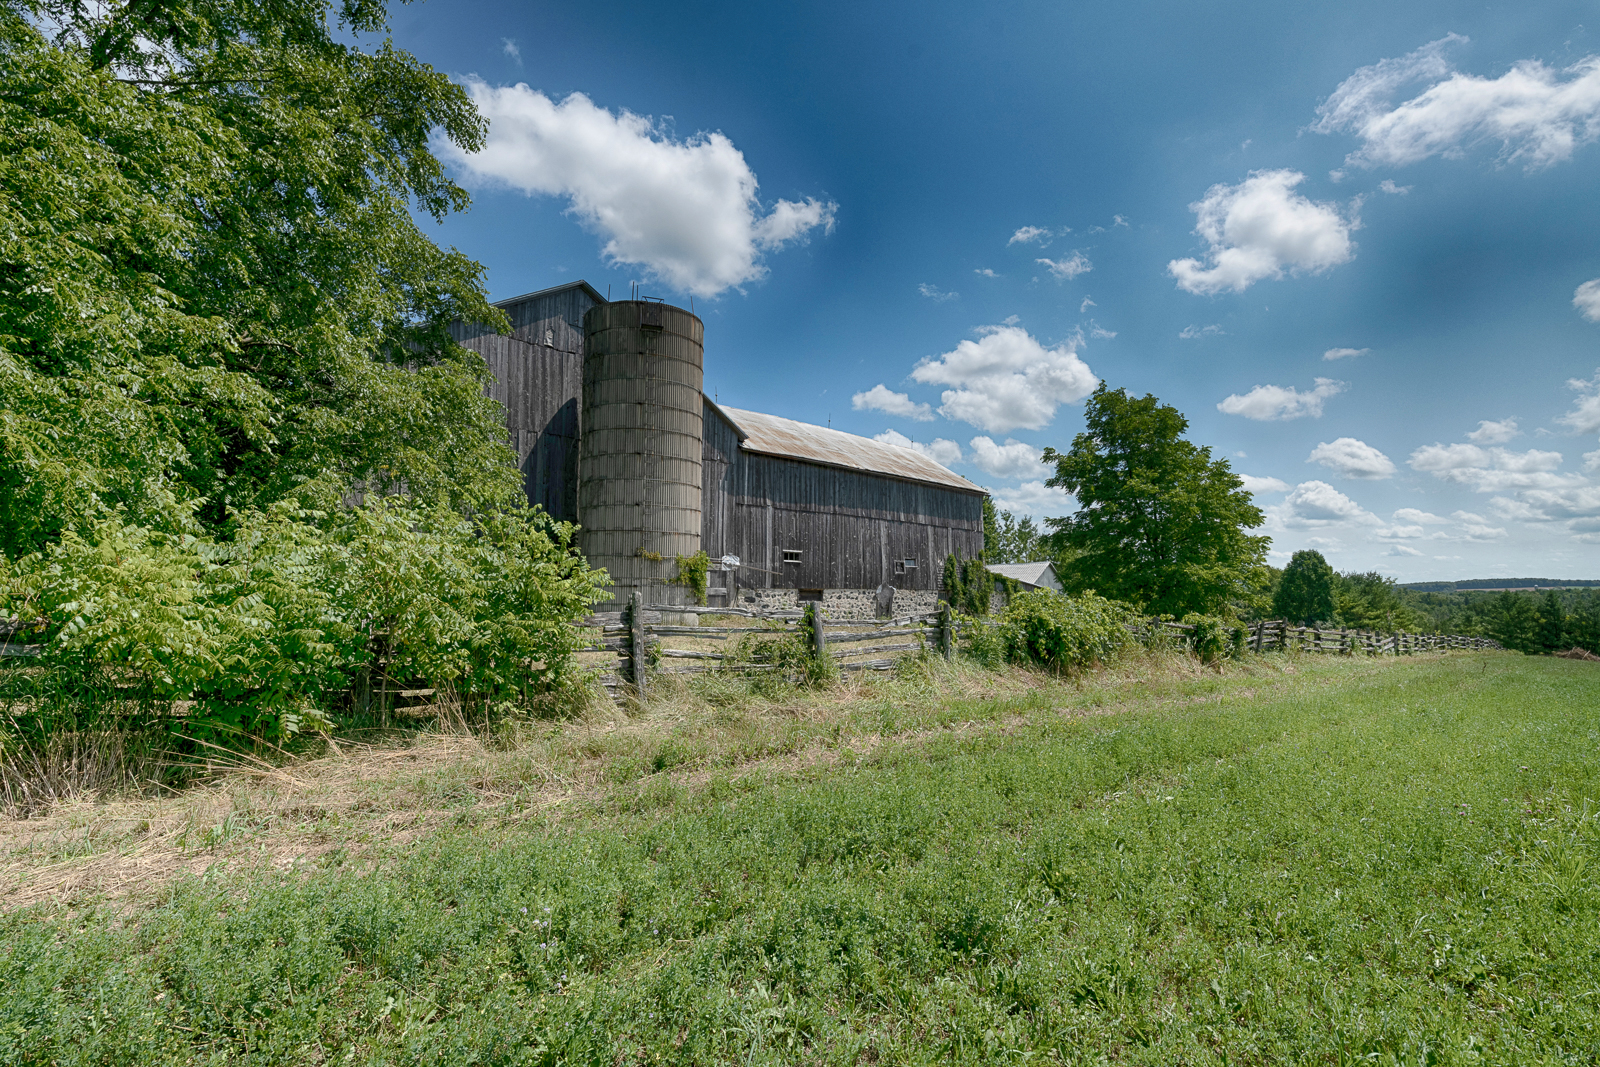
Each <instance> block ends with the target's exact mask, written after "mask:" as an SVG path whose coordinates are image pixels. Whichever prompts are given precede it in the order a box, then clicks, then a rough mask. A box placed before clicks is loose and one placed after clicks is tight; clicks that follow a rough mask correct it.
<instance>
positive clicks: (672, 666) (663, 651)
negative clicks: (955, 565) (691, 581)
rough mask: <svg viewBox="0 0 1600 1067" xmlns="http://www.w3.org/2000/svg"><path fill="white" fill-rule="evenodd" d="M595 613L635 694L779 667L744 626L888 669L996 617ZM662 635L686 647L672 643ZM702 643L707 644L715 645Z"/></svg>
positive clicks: (1280, 639)
mask: <svg viewBox="0 0 1600 1067" xmlns="http://www.w3.org/2000/svg"><path fill="white" fill-rule="evenodd" d="M687 614H694V615H712V616H718V617H733V618H739V619H759V620H761V621H762V622H763V623H764V625H757V626H749V625H721V624H714V625H705V626H685V625H682V624H681V623H679V622H665V621H662V620H663V619H664V618H668V617H670V616H672V615H678V616H680V617H681V616H682V615H687ZM595 621H596V622H598V623H600V625H599V627H598V628H599V629H600V632H601V639H600V641H599V642H597V643H596V644H594V645H592V646H590V647H591V649H592V650H593V651H604V652H612V653H614V654H615V655H616V657H617V664H616V668H615V669H614V670H610V671H607V672H606V673H604V674H603V675H602V676H601V682H602V684H604V685H605V686H606V687H607V688H608V689H609V690H611V692H612V693H613V695H617V694H620V693H622V692H624V691H626V692H630V693H633V694H635V695H637V696H638V697H640V698H641V699H642V698H644V697H645V696H646V695H647V692H648V687H649V679H650V677H651V675H652V674H704V673H707V672H710V671H719V670H737V671H739V672H750V671H754V672H771V671H774V670H777V669H778V668H777V667H776V666H775V665H773V664H768V663H751V662H748V661H744V662H738V661H736V660H735V657H734V656H733V654H732V651H731V649H732V646H730V645H728V642H730V641H738V640H740V639H742V638H744V637H745V635H748V634H771V635H773V636H774V637H779V636H783V635H785V634H789V635H793V634H796V633H798V632H800V631H801V629H802V627H804V628H807V629H809V633H810V637H811V651H812V654H813V655H814V656H816V657H817V658H819V659H820V658H822V657H823V656H826V657H828V659H830V660H832V661H833V662H834V663H835V665H836V666H837V667H838V669H839V670H841V671H859V670H874V671H887V670H892V669H893V668H894V665H895V662H896V659H897V658H898V656H903V655H905V654H907V653H918V652H923V651H930V650H931V651H938V652H940V653H941V654H943V655H944V656H946V657H948V656H950V655H952V654H953V653H954V650H955V646H956V642H957V639H958V637H959V635H960V634H961V633H962V632H963V631H964V630H965V629H966V628H967V627H969V626H985V625H994V623H993V622H991V621H988V620H975V619H958V618H956V617H955V616H953V615H952V614H951V613H950V611H949V610H948V609H947V608H945V607H943V606H941V608H940V610H939V611H937V612H928V613H926V614H920V615H905V616H900V617H898V618H894V619H865V620H862V619H830V618H827V617H826V616H825V615H823V613H822V611H821V609H820V605H810V604H808V605H807V606H806V610H805V611H787V612H776V613H769V614H762V613H760V612H755V611H749V610H746V609H742V608H685V607H673V606H667V605H647V604H645V603H643V601H642V600H641V599H640V598H639V597H638V596H637V595H635V598H634V600H633V601H632V602H631V603H630V604H629V605H628V607H627V609H626V610H625V611H623V612H622V613H621V616H620V618H618V619H617V620H616V621H602V620H595ZM1131 628H1132V629H1133V630H1134V631H1135V632H1136V633H1137V634H1138V636H1139V637H1140V638H1141V639H1143V640H1145V641H1146V642H1148V641H1149V640H1150V639H1151V637H1152V636H1153V635H1154V634H1156V633H1158V632H1159V633H1164V634H1166V635H1167V636H1168V637H1169V638H1170V639H1171V640H1173V641H1188V640H1189V639H1190V637H1191V635H1192V633H1193V631H1194V627H1193V626H1191V625H1189V624H1187V623H1181V622H1170V621H1165V620H1159V619H1145V620H1140V621H1139V622H1136V623H1134V624H1133V625H1132V626H1131ZM668 642H671V643H672V645H673V646H688V647H669V645H668ZM719 642H720V643H721V644H720V645H719V644H717V643H719ZM703 643H710V644H711V647H706V645H705V644H703ZM1244 647H1245V649H1246V650H1248V651H1252V652H1308V653H1324V654H1341V655H1357V654H1360V655H1395V656H1406V655H1412V654H1415V653H1419V652H1436V651H1449V650H1463V651H1468V650H1477V651H1486V650H1494V649H1499V648H1500V647H1501V646H1500V644H1499V643H1498V642H1495V641H1492V640H1490V639H1489V638H1486V637H1469V636H1465V635H1461V634H1413V633H1403V632H1400V633H1377V632H1374V631H1370V630H1353V629H1323V628H1319V627H1315V626H1293V625H1290V624H1289V623H1288V622H1286V621H1284V620H1281V619H1278V620H1270V621H1266V622H1257V623H1251V624H1250V625H1249V626H1248V627H1246V628H1245V634H1244ZM891 654H892V655H891ZM864 657H872V658H870V659H868V658H864ZM730 661H734V662H730Z"/></svg>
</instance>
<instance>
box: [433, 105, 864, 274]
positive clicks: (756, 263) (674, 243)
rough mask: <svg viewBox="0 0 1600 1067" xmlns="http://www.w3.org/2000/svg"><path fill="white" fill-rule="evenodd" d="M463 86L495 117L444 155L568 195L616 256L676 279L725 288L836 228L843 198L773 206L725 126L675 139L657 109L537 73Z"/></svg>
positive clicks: (495, 178) (487, 176) (444, 148)
mask: <svg viewBox="0 0 1600 1067" xmlns="http://www.w3.org/2000/svg"><path fill="white" fill-rule="evenodd" d="M462 84H463V86H464V87H465V88H466V90H467V92H468V93H469V94H470V95H471V96H472V99H473V101H474V103H476V104H477V106H478V110H479V111H480V112H481V113H482V114H483V116H484V118H486V119H488V121H489V136H488V140H487V143H486V144H485V145H484V147H483V150H482V151H481V152H475V153H465V152H462V151H460V150H459V149H456V148H454V147H453V146H452V145H451V144H450V143H449V142H448V141H446V140H442V139H441V140H440V141H438V142H437V147H438V148H439V150H440V151H441V153H442V154H443V155H445V156H446V157H447V158H449V159H451V160H452V161H453V162H455V163H457V164H458V165H459V166H461V167H462V168H464V169H465V170H466V171H467V172H468V173H469V174H470V175H471V176H472V177H475V178H477V179H479V180H481V181H485V182H492V183H499V184H502V185H506V186H509V187H510V188H513V189H518V190H521V191H522V192H524V193H526V194H528V195H529V196H535V195H539V196H557V197H564V198H565V199H566V200H567V201H568V203H569V205H570V211H571V213H572V214H573V215H575V216H577V218H578V219H579V220H580V221H582V223H583V224H584V225H585V226H586V227H588V228H589V229H591V230H593V231H594V232H596V233H598V234H599V235H600V236H601V237H602V238H604V240H605V244H604V246H603V249H602V251H603V254H604V255H605V257H606V259H607V260H609V261H610V262H612V263H623V264H630V265H637V266H641V267H643V268H645V269H646V270H648V271H649V272H650V273H651V274H652V275H654V276H655V277H657V278H659V279H660V280H661V281H663V282H665V283H666V284H667V285H669V286H671V287H672V288H674V289H677V290H679V291H682V292H689V293H694V294H696V295H698V296H715V295H716V294H718V293H721V292H723V291H725V290H727V289H729V288H733V287H736V286H740V285H744V284H745V283H747V282H754V281H758V280H759V279H761V278H763V277H765V276H766V274H767V268H766V266H765V265H764V264H763V263H762V257H763V254H764V253H766V252H769V251H773V250H776V249H778V248H780V247H782V246H783V245H784V244H786V243H788V242H790V241H795V240H801V239H804V238H805V236H806V235H807V234H809V233H810V232H811V231H813V230H816V229H821V230H822V231H823V232H830V231H831V230H832V229H833V222H834V215H835V213H836V212H837V210H838V205H837V204H835V203H833V202H832V201H823V200H818V199H815V198H810V197H808V198H807V199H805V200H800V201H795V200H779V201H778V202H777V203H776V204H774V205H772V207H771V208H770V210H769V209H764V208H763V207H762V205H761V202H760V201H759V200H758V199H757V197H756V191H757V182H756V175H755V172H754V171H752V170H751V169H750V165H749V164H748V163H747V162H745V158H744V153H742V152H740V151H739V149H737V148H735V147H734V144H733V142H732V141H730V140H729V139H728V138H727V137H726V136H724V135H723V134H721V133H697V134H695V135H694V136H693V137H690V138H689V139H688V140H684V141H679V140H675V139H674V138H672V137H671V136H669V135H668V134H667V133H665V132H663V131H662V130H661V129H660V128H659V127H658V126H657V125H656V124H655V123H654V122H653V121H652V120H651V119H649V118H647V117H645V116H643V115H635V114H634V113H632V112H631V111H622V112H620V113H618V114H612V113H611V112H610V111H608V110H606V109H605V108H601V107H596V106H595V105H594V103H593V102H591V101H590V99H589V98H588V97H587V96H584V95H583V94H582V93H573V94H571V95H570V96H568V97H566V98H565V99H563V100H561V101H560V102H557V101H555V100H552V99H550V98H549V97H547V96H545V94H544V93H542V92H539V91H538V90H535V89H530V88H529V87H528V86H527V85H525V84H520V83H519V84H517V85H513V86H499V87H495V86H491V85H489V84H488V83H486V82H484V81H483V80H482V79H479V78H476V77H469V78H466V79H464V80H463V83H462Z"/></svg>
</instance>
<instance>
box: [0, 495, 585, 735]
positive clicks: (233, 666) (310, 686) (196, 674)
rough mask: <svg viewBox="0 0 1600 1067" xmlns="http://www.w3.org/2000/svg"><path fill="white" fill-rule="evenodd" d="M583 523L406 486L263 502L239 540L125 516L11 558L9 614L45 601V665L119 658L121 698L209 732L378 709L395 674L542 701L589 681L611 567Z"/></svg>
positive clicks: (34, 700)
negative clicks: (351, 698)
mask: <svg viewBox="0 0 1600 1067" xmlns="http://www.w3.org/2000/svg"><path fill="white" fill-rule="evenodd" d="M572 529H573V528H572V527H571V526H570V525H566V524H561V523H552V522H550V521H549V520H548V519H547V518H546V517H545V516H544V515H543V514H542V513H540V512H538V511H534V510H530V509H521V510H511V511H505V512H500V513H497V514H494V515H492V516H488V517H485V518H482V519H479V520H472V519H467V518H464V517H462V516H461V515H460V514H459V513H457V512H455V511H452V510H450V509H448V508H424V507H420V506H417V505H415V504H412V503H410V502H407V501H403V500H397V499H393V498H390V499H377V500H372V501H369V502H368V503H366V504H364V505H362V506H360V507H354V508H336V509H334V510H332V511H330V512H326V513H324V512H309V511H297V510H294V509H292V508H290V507H288V506H281V507H275V508H271V509H268V510H267V511H264V512H249V513H246V514H244V515H242V516H241V518H240V520H239V527H238V532H237V534H236V536H235V537H234V538H233V540H231V541H229V542H216V541H212V540H209V539H203V538H197V537H193V536H189V535H174V534H169V533H163V532H161V531H158V530H154V529H151V528H149V527H144V526H137V525H131V524H125V523H123V522H121V521H118V520H116V519H108V520H105V521H103V522H101V523H99V524H97V525H96V526H95V527H93V528H92V529H91V530H90V531H89V532H88V534H87V535H80V534H78V533H77V532H75V531H70V530H69V531H67V532H66V533H64V535H63V536H62V538H61V539H60V541H59V542H57V543H56V544H53V545H50V546H48V547H47V548H46V549H45V550H44V551H42V552H37V553H33V554H32V555H30V556H27V557H24V558H23V559H22V560H19V561H18V562H17V563H16V564H15V565H13V566H12V567H11V568H9V570H10V573H9V574H8V575H5V576H4V577H5V578H6V584H5V587H4V588H0V616H17V617H21V618H27V619H38V620H41V626H40V633H39V636H38V637H37V638H35V640H38V641H39V642H40V643H41V644H42V645H43V648H44V651H43V654H42V655H41V656H40V657H38V661H37V663H38V668H37V672H36V675H35V680H36V679H37V677H39V676H42V677H46V678H49V679H54V680H56V681H54V682H52V684H59V685H61V686H66V687H79V686H82V685H83V684H84V682H85V681H86V680H88V679H93V678H97V677H114V678H115V679H116V681H117V685H118V688H119V690H120V693H121V700H122V702H125V701H126V700H130V699H131V700H138V701H141V702H143V703H145V704H152V705H155V706H158V707H159V706H165V707H167V708H172V707H173V706H175V705H176V704H177V703H179V702H184V703H186V704H188V710H186V711H185V712H184V714H183V715H182V716H181V718H179V719H176V720H174V723H175V725H176V726H177V727H178V728H180V729H181V731H182V732H183V733H184V734H185V735H188V736H191V737H198V738H202V739H207V740H217V741H228V740H231V739H234V738H238V737H240V736H248V737H259V738H264V739H267V740H271V741H281V740H282V739H283V738H285V737H287V736H289V735H292V734H293V733H295V732H296V731H298V730H300V729H303V728H305V727H307V726H310V727H317V728H321V727H326V726H327V725H329V724H330V721H329V718H328V716H329V715H330V714H334V713H337V711H339V710H343V709H341V707H340V705H342V704H343V703H344V701H345V697H344V693H345V692H346V691H347V690H352V689H354V690H355V691H356V692H358V693H359V692H363V691H365V690H368V689H376V690H377V691H378V694H379V701H378V706H379V708H380V710H381V707H382V694H383V692H384V691H385V690H386V689H387V688H389V687H390V683H392V682H395V683H398V682H411V681H424V680H425V681H426V682H427V683H429V684H431V685H434V686H442V685H447V686H451V687H453V688H455V689H456V690H457V691H458V692H460V693H463V694H464V695H466V696H468V697H469V698H472V699H479V700H483V701H485V702H487V703H494V704H506V703H510V704H511V705H513V706H526V705H528V704H529V703H531V702H532V701H533V700H534V699H535V698H536V697H545V698H547V697H548V696H549V695H550V694H560V693H567V694H572V693H575V692H576V691H577V690H578V689H579V687H580V685H581V682H582V678H581V672H580V671H579V670H578V669H577V667H576V660H575V658H574V657H575V655H576V653H577V651H578V649H579V646H580V644H581V643H583V636H584V635H583V633H582V631H580V630H579V629H578V628H577V627H576V626H575V625H574V624H575V623H576V622H577V620H578V619H580V618H581V617H582V616H583V615H585V614H586V613H587V611H588V608H589V606H590V605H591V604H593V603H594V602H596V601H597V600H598V599H600V597H601V595H602V594H601V593H600V589H601V588H602V586H603V585H604V584H606V582H607V579H606V576H605V573H604V572H603V571H593V570H590V568H589V566H588V564H587V563H586V562H585V561H584V560H583V559H582V557H580V556H578V555H576V554H575V553H574V552H572V551H571V547H570V540H571V536H572ZM39 672H42V674H41V673H39ZM7 673H8V675H14V674H15V672H14V671H11V672H7ZM74 679H76V680H74ZM19 682H20V679H19V678H16V677H6V678H4V679H0V688H3V689H4V690H6V691H10V690H15V689H16V688H17V685H18V683H19ZM33 689H34V691H33V692H32V693H30V694H29V697H30V699H28V700H27V701H26V703H27V704H28V705H29V706H37V707H41V708H42V707H43V706H44V705H48V704H49V703H51V701H50V698H49V695H48V694H47V693H42V692H39V691H37V686H36V685H35V686H33ZM117 703H118V702H112V703H111V704H108V710H112V711H114V710H115V708H116V706H117ZM350 710H357V711H361V712H365V711H367V710H369V709H368V708H367V707H356V708H352V709H350Z"/></svg>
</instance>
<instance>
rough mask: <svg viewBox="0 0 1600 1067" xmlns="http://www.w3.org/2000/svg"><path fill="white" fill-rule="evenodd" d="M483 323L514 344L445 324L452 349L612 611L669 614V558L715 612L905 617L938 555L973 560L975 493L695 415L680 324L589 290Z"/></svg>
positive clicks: (550, 292)
mask: <svg viewBox="0 0 1600 1067" xmlns="http://www.w3.org/2000/svg"><path fill="white" fill-rule="evenodd" d="M497 306H498V307H499V308H500V309H501V310H503V311H504V312H505V313H506V315H507V317H508V318H510V320H511V324H512V330H511V333H510V334H504V335H503V334H495V333H492V332H488V331H486V330H483V329H481V328H475V327H472V326H469V325H464V324H457V327H456V338H457V340H458V341H460V342H461V343H462V344H463V345H466V346H467V347H469V348H472V349H474V350H476V351H478V352H480V353H482V354H483V357H484V359H485V360H486V361H487V362H488V365H489V369H490V370H491V371H492V372H493V374H494V381H493V382H492V383H491V384H490V387H489V389H490V395H492V396H493V397H494V398H495V399H496V400H498V401H500V403H501V404H503V405H504V406H505V409H506V421H507V431H508V436H509V440H510V443H511V446H512V448H513V449H514V450H515V451H516V454H517V459H518V462H519V464H520V466H521V469H522V472H523V477H524V484H525V487H526V489H527V493H528V499H529V500H530V501H532V502H534V503H536V504H539V505H541V506H543V507H544V508H545V510H546V511H548V512H549V513H550V514H551V515H553V516H555V517H557V518H560V519H564V520H568V521H572V522H578V523H580V524H581V525H582V526H583V531H582V533H581V534H580V545H581V546H582V547H583V549H584V551H585V553H586V554H587V555H588V556H589V558H590V560H591V562H593V563H594V564H595V565H596V566H603V567H606V569H607V570H608V571H610V572H611V574H612V577H613V579H614V581H615V582H616V583H617V586H616V594H617V598H618V600H619V601H620V600H621V599H623V598H625V597H626V596H627V595H628V593H630V592H631V591H632V590H633V589H634V588H643V587H649V596H650V599H651V600H652V601H655V602H658V603H659V602H673V601H672V598H674V597H679V598H681V596H682V595H683V594H684V592H685V591H684V590H682V589H681V588H679V587H676V586H669V585H667V584H666V583H667V581H668V580H669V579H670V578H671V577H672V576H673V573H674V572H675V569H676V566H675V562H674V560H675V557H676V556H678V555H689V554H691V553H692V552H693V551H695V550H698V549H704V550H705V552H706V553H707V554H709V555H710V556H711V558H712V560H713V561H714V563H713V568H714V569H713V570H712V573H711V575H710V578H711V581H710V587H711V591H710V596H711V601H712V603H714V604H720V605H724V606H727V605H730V604H737V603H741V602H744V603H760V604H764V605H767V606H772V607H777V606H782V605H786V604H793V603H795V602H796V601H800V600H817V601H823V602H826V603H827V605H828V608H829V612H830V614H839V615H870V614H872V613H873V612H874V611H882V610H885V609H886V608H887V607H889V606H891V605H892V607H893V609H894V610H897V611H898V610H904V609H906V608H913V609H918V608H924V607H929V606H931V605H932V604H933V603H934V602H935V600H936V599H937V595H938V589H939V580H940V576H941V573H942V569H943V565H944V560H945V557H946V556H947V555H949V554H951V553H956V554H958V555H960V556H962V557H964V558H965V557H972V556H975V555H977V554H978V553H979V552H981V551H982V549H983V497H984V491H983V490H982V489H980V488H979V487H978V486H976V485H974V484H972V483H971V482H969V481H967V480H966V479H965V478H963V477H961V476H960V475H958V474H956V473H954V472H952V471H950V470H948V469H946V468H945V467H943V466H940V465H939V464H937V463H935V462H933V461H932V460H930V459H928V458H927V457H925V456H923V455H921V454H920V453H918V452H914V451H912V450H910V449H906V448H900V447H897V446H895V445H889V444H884V443H882V442H879V441H873V440H870V439H868V438H865V437H859V436H856V435H855V434H849V433H844V432H842V431H840V430H834V429H830V428H827V427H822V426H812V425H809V424H807V423H802V422H796V421H794V420H792V419H785V418H780V417H778V416H774V415H765V414H761V413H758V412H753V411H742V410H738V409H735V408H731V407H725V406H721V405H718V404H717V403H716V402H714V401H713V400H711V399H710V398H708V397H706V395H705V393H704V390H703V388H702V380H701V372H702V353H703V347H702V345H703V341H702V338H703V332H702V331H703V328H704V327H703V325H702V324H701V322H700V320H699V319H698V318H696V317H695V316H693V315H691V314H690V313H689V312H687V311H684V310H683V309H681V308H674V307H670V306H665V305H661V304H659V303H653V302H643V301H632V300H629V301H616V302H608V301H606V300H605V298H604V297H602V296H601V295H600V294H599V293H598V292H597V291H595V290H594V288H592V287H591V286H589V285H588V284H587V283H585V282H573V283H571V284H569V285H564V286H560V287H558V288H554V289H547V290H544V291H542V292H537V293H530V294H528V295H527V296H521V297H516V298H514V299H511V300H506V301H502V302H500V303H499V304H498V305H497ZM580 468H581V469H580ZM724 560H725V561H726V565H723V563H722V561H724ZM677 602H681V599H680V600H678V601H677ZM613 603H615V602H613Z"/></svg>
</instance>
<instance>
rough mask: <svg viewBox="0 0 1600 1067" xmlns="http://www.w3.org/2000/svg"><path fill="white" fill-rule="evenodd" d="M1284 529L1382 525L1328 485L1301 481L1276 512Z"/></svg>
mask: <svg viewBox="0 0 1600 1067" xmlns="http://www.w3.org/2000/svg"><path fill="white" fill-rule="evenodd" d="M1273 510H1274V512H1275V513H1276V514H1277V516H1278V518H1279V519H1280V520H1281V521H1282V522H1283V524H1284V525H1285V526H1290V527H1296V528H1301V529H1317V528H1320V527H1324V526H1333V525H1337V524H1339V523H1347V522H1354V523H1360V524H1362V525H1367V526H1381V525H1383V523H1382V520H1381V519H1379V518H1378V517H1377V516H1376V515H1374V514H1372V512H1370V511H1368V510H1367V509H1366V508H1364V507H1362V506H1361V505H1360V504H1357V503H1356V502H1355V501H1354V500H1351V499H1350V498H1349V497H1347V496H1345V495H1344V494H1343V493H1341V492H1339V490H1337V489H1335V488H1334V487H1333V486H1331V485H1329V484H1328V483H1327V482H1321V481H1311V482H1301V483H1300V484H1299V485H1297V486H1295V487H1294V491H1293V492H1291V493H1290V494H1289V495H1288V496H1287V497H1285V498H1284V500H1283V503H1282V504H1280V505H1278V506H1277V507H1276V508H1274V509H1273Z"/></svg>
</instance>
